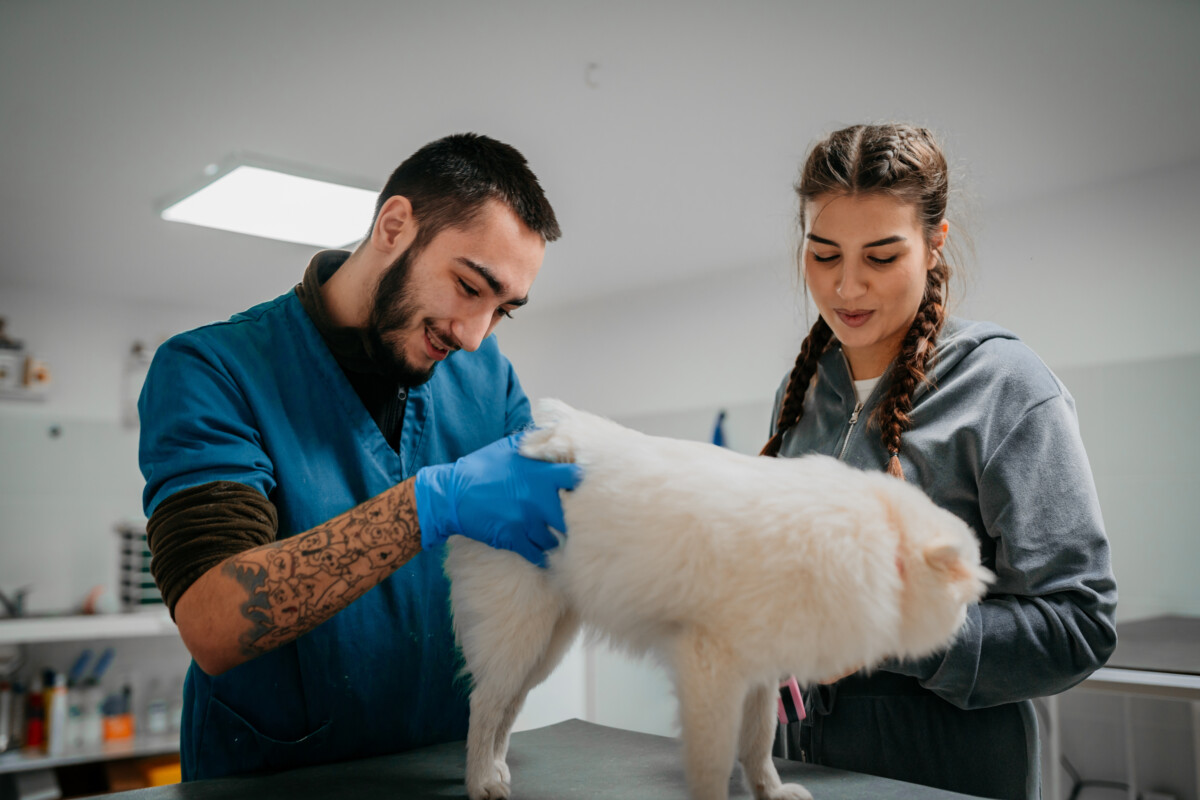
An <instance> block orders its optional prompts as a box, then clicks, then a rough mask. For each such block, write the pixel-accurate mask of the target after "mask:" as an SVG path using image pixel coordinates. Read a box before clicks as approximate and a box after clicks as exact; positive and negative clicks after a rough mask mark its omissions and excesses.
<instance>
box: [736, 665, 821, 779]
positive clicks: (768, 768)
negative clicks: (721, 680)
mask: <svg viewBox="0 0 1200 800" xmlns="http://www.w3.org/2000/svg"><path fill="white" fill-rule="evenodd" d="M778 702H779V701H778V694H777V693H776V689H775V687H774V686H771V685H767V684H758V685H756V686H753V687H751V688H750V691H749V692H747V693H746V703H745V708H744V710H743V712H742V733H741V736H740V738H739V741H738V759H739V760H740V761H741V762H742V771H743V772H744V773H745V775H746V783H747V784H749V786H750V789H751V791H753V792H754V797H755V798H756V799H757V800H812V795H811V794H809V792H808V790H807V789H805V788H804V787H803V786H801V785H800V784H798V783H787V784H785V783H783V782H782V781H780V780H779V771H778V770H777V769H775V762H774V761H772V760H771V748H772V745H773V744H774V742H775V723H776V719H777V715H776V711H775V706H776V704H777V703H778Z"/></svg>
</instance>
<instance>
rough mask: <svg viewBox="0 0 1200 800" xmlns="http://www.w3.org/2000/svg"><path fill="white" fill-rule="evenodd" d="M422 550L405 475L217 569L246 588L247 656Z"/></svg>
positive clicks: (323, 616) (305, 626) (288, 636)
mask: <svg viewBox="0 0 1200 800" xmlns="http://www.w3.org/2000/svg"><path fill="white" fill-rule="evenodd" d="M420 549H421V532H420V530H419V528H418V525H417V510H416V501H415V499H414V495H413V489H412V482H411V481H406V482H404V483H402V484H400V485H398V486H396V487H394V488H393V489H391V490H389V491H387V492H384V493H383V494H381V495H379V496H377V497H374V498H372V499H371V500H368V501H367V502H365V503H363V504H361V505H359V506H356V507H354V508H352V509H350V510H349V511H347V512H346V513H345V514H342V515H341V516H339V517H335V518H334V519H332V520H330V521H329V522H326V523H325V524H324V525H319V526H317V527H316V528H313V529H312V530H310V531H308V532H306V533H302V534H299V535H297V536H292V537H290V538H287V539H283V540H281V541H278V542H274V543H272V544H269V545H264V546H263V547H259V548H255V549H254V550H249V551H247V552H245V553H240V554H238V555H237V556H234V557H232V558H230V559H228V560H227V561H226V562H225V563H224V564H223V565H222V567H221V569H222V571H223V572H224V573H225V574H226V575H228V576H229V577H231V578H233V579H234V580H235V581H237V583H238V584H239V585H240V586H241V588H242V589H244V590H245V592H246V596H245V600H244V601H243V602H241V603H240V608H241V612H242V616H243V617H245V618H246V620H248V621H249V622H250V629H249V630H247V631H245V632H244V633H242V634H241V635H240V636H239V637H238V641H239V645H240V648H241V652H242V655H243V656H245V657H247V658H253V657H254V656H257V655H259V654H261V653H265V652H267V651H268V650H273V649H274V648H276V647H279V646H280V645H282V644H286V643H287V642H290V641H292V640H293V639H295V638H296V637H298V636H300V635H302V634H304V633H307V632H308V631H310V630H312V629H313V628H315V627H317V626H318V625H320V624H321V623H322V622H324V621H325V620H327V619H329V618H330V617H332V616H333V615H334V614H336V613H337V612H339V611H341V610H342V609H343V608H345V607H346V606H347V605H349V604H350V603H351V602H353V601H354V600H356V599H357V598H358V597H359V596H361V595H362V594H363V593H364V592H366V591H367V590H368V589H370V588H371V587H372V586H375V585H376V584H377V583H379V582H380V581H382V580H383V579H384V578H386V577H387V576H389V575H391V574H392V572H394V571H395V570H396V568H398V567H399V566H400V565H402V564H404V563H405V562H406V561H408V560H409V559H410V558H412V557H413V556H414V555H416V554H417V552H418V551H419V550H420Z"/></svg>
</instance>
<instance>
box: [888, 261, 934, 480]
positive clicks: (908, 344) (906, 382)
mask: <svg viewBox="0 0 1200 800" xmlns="http://www.w3.org/2000/svg"><path fill="white" fill-rule="evenodd" d="M948 278H949V270H948V269H947V267H946V265H945V262H943V261H942V260H941V257H940V256H939V257H938V263H937V265H936V266H935V267H934V268H933V269H931V270H930V271H929V274H928V278H927V279H926V284H925V296H924V298H923V299H922V301H921V307H920V309H918V310H917V316H916V318H915V319H914V320H913V324H912V326H911V327H910V328H909V329H908V333H906V334H905V336H904V342H903V343H902V344H901V345H900V354H899V355H898V356H897V357H896V366H895V369H894V370H893V373H892V379H891V383H890V384H889V386H888V390H887V394H885V395H884V398H883V400H882V401H881V402H880V404H879V407H878V409H876V412H875V421H876V423H877V424H878V425H879V428H880V431H881V435H882V439H883V446H884V449H886V450H887V452H888V453H889V454H890V458H889V459H888V466H887V471H888V474H889V475H892V476H894V477H896V478H899V479H900V480H904V468H903V467H901V466H900V456H899V453H900V437H901V435H902V434H903V433H904V432H905V431H907V430H909V429H910V428H911V427H912V418H911V417H909V413H910V412H911V411H912V405H913V401H912V396H913V393H914V392H915V391H916V390H917V387H918V386H920V385H921V383H923V382H924V381H925V380H926V370H927V369H928V368H929V366H930V365H931V359H932V357H933V351H934V344H935V343H936V341H937V336H938V334H939V333H940V332H941V330H942V326H943V325H944V324H945V322H946V308H945V305H944V303H943V297H942V287H943V286H944V285H945V283H946V280H947V279H948Z"/></svg>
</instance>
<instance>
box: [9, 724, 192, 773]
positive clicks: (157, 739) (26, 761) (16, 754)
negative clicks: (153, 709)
mask: <svg viewBox="0 0 1200 800" xmlns="http://www.w3.org/2000/svg"><path fill="white" fill-rule="evenodd" d="M178 752H179V735H178V734H174V733H170V734H162V735H157V736H134V737H133V738H131V739H125V740H119V741H112V742H104V743H103V744H101V745H99V746H97V747H88V748H83V749H73V750H72V749H68V750H65V751H63V753H62V754H60V755H55V756H50V755H47V754H46V753H44V752H42V751H41V750H39V749H37V748H25V749H23V750H14V751H12V752H8V753H0V775H2V774H4V773H9V772H27V771H29V770H34V769H53V768H55V767H65V766H70V765H71V764H89V763H92V762H95V761H113V760H115V759H118V758H142V757H144V756H160V755H165V754H167V753H178Z"/></svg>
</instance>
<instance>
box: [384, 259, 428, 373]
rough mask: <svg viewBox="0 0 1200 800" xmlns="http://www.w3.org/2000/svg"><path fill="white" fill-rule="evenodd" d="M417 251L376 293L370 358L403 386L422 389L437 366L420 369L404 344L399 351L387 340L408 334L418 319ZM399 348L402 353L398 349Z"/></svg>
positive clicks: (395, 265) (389, 271)
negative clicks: (414, 293)
mask: <svg viewBox="0 0 1200 800" xmlns="http://www.w3.org/2000/svg"><path fill="white" fill-rule="evenodd" d="M416 255H417V252H416V251H415V248H413V247H409V248H408V249H407V250H405V251H404V252H403V253H401V254H400V256H399V257H398V258H397V259H396V260H395V261H394V262H392V265H391V266H390V267H388V268H387V271H386V272H384V273H383V276H382V277H381V278H380V279H379V285H378V286H377V287H376V289H375V301H374V304H373V305H372V307H371V317H370V320H369V321H368V323H367V330H366V340H367V341H366V345H367V354H368V355H369V356H370V357H371V361H372V362H374V364H375V366H376V367H377V368H378V369H379V370H380V371H381V372H382V373H383V374H384V375H387V376H388V377H391V378H393V379H395V380H396V381H397V382H398V383H399V384H400V385H401V386H407V387H413V386H420V385H421V384H423V383H425V382H426V381H427V380H429V379H430V378H432V377H433V370H434V368H435V367H437V362H434V363H433V364H432V365H430V366H429V367H428V368H427V369H419V368H417V367H416V366H414V365H413V364H412V362H410V361H409V360H408V357H407V356H406V355H405V352H404V348H403V345H404V344H405V342H404V341H403V340H401V341H400V342H397V343H396V347H393V346H392V345H389V344H388V343H387V342H386V341H385V340H384V337H385V336H387V335H388V334H391V333H397V332H398V333H401V334H403V333H406V332H409V328H410V327H411V326H412V323H413V320H414V319H416V316H417V311H418V309H417V304H416V301H415V299H414V298H413V296H412V275H411V271H412V262H413V259H414V258H415V257H416ZM397 348H398V349H397Z"/></svg>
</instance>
